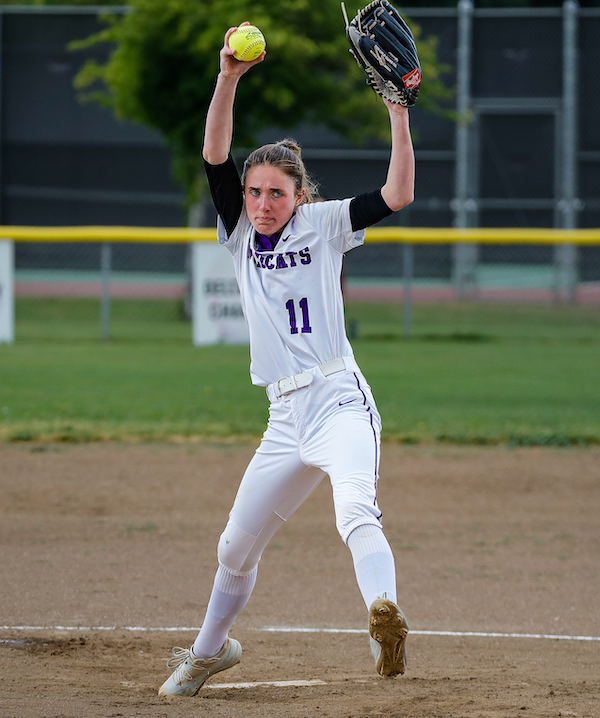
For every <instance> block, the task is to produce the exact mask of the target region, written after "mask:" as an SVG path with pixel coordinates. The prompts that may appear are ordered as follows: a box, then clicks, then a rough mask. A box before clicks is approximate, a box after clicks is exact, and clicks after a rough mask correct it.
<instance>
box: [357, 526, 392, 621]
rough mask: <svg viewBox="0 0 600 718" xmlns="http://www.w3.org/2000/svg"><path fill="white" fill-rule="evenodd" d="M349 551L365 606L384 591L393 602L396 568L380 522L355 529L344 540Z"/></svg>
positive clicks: (368, 606) (379, 596)
mask: <svg viewBox="0 0 600 718" xmlns="http://www.w3.org/2000/svg"><path fill="white" fill-rule="evenodd" d="M346 543H347V544H348V548H349V549H350V551H351V552H352V559H353V561H354V571H355V573H356V580H357V581H358V588H359V589H360V592H361V594H362V597H363V601H364V602H365V605H366V606H367V608H370V607H371V604H372V603H373V601H375V600H376V599H377V598H381V597H382V596H383V595H384V594H385V596H386V597H387V598H389V599H390V600H391V601H394V603H396V568H395V565H394V556H393V554H392V549H391V548H390V545H389V543H388V541H387V539H386V537H385V535H384V533H383V530H382V529H381V528H380V527H379V526H374V525H371V524H365V525H364V526H359V527H358V528H356V529H354V531H353V532H352V533H351V534H350V536H349V537H348V540H347V542H346Z"/></svg>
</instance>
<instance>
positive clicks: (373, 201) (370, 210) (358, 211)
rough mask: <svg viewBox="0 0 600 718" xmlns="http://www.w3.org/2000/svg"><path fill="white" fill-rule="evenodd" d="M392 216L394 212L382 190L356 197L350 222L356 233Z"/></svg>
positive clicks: (351, 203)
mask: <svg viewBox="0 0 600 718" xmlns="http://www.w3.org/2000/svg"><path fill="white" fill-rule="evenodd" d="M390 214H394V212H393V210H391V209H390V208H389V207H388V206H387V204H386V203H385V200H384V199H383V196H382V195H381V190H380V189H376V190H374V191H373V192H365V193H364V194H359V195H356V197H354V198H353V199H352V201H351V202H350V220H351V222H352V229H353V231H354V232H356V231H358V230H359V229H365V228H366V227H370V226H371V225H372V224H376V223H377V222H379V221H381V220H382V219H385V218H386V217H389V216H390Z"/></svg>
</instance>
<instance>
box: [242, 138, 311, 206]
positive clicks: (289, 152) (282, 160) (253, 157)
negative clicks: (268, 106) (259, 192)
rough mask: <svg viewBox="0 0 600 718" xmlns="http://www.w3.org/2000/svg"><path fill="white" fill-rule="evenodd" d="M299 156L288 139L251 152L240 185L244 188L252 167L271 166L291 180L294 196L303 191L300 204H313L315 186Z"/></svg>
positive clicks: (297, 147) (245, 163) (298, 151)
mask: <svg viewBox="0 0 600 718" xmlns="http://www.w3.org/2000/svg"><path fill="white" fill-rule="evenodd" d="M301 155H302V151H301V149H300V146H299V145H298V143H297V142H296V141H295V140H292V139H289V138H286V139H284V140H280V141H279V142H275V143H273V144H270V145H263V146H262V147H259V148H258V149H256V150H254V152H251V153H250V154H249V155H248V157H247V159H246V161H245V162H244V169H243V170H242V185H243V186H244V187H245V186H246V177H247V176H248V172H249V171H250V170H251V169H252V168H253V167H257V166H260V165H271V166H272V167H276V168H277V169H279V170H281V171H282V172H283V173H284V174H286V175H287V176H288V177H290V178H291V179H292V180H293V182H294V187H295V188H296V194H299V193H300V192H301V191H302V190H304V195H303V197H302V202H301V204H307V203H309V202H314V201H315V200H316V199H318V191H317V185H316V183H315V182H313V180H312V179H311V178H310V177H309V175H308V172H307V171H306V167H305V166H304V162H303V161H302V156H301Z"/></svg>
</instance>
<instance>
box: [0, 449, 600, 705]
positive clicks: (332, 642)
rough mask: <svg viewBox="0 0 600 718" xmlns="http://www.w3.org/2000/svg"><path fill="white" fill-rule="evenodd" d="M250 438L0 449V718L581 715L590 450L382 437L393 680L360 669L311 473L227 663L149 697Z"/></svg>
mask: <svg viewBox="0 0 600 718" xmlns="http://www.w3.org/2000/svg"><path fill="white" fill-rule="evenodd" d="M252 451H253V447H251V446H233V445H187V446H185V445H181V446H175V445H147V446H140V445H130V446H128V445H117V444H109V445H101V444H94V445H87V446H84V445H76V446H39V445H37V446H32V445H0V541H1V544H0V547H1V550H0V582H1V586H2V591H1V593H0V610H1V619H0V623H2V624H3V627H2V628H1V630H0V670H1V675H2V688H1V689H0V718H9V717H10V718H29V717H31V718H34V717H35V718H81V717H85V718H96V717H98V718H108V717H112V716H128V717H136V718H137V717H141V716H144V717H145V716H152V717H153V718H163V717H164V718H172V717H173V718H174V717H176V716H186V717H188V716H200V717H206V718H209V717H210V718H217V717H218V718H233V717H234V716H235V717H236V718H238V717H240V716H243V717H244V718H255V717H258V716H261V717H262V716H269V717H281V718H284V717H285V718H288V717H292V718H296V717H297V718H300V717H303V718H307V717H308V718H317V717H321V716H322V717H325V718H379V717H383V716H386V717H388V716H390V717H392V718H437V717H443V718H492V717H493V718H496V717H497V718H509V717H510V718H512V717H516V716H525V717H526V718H550V717H553V716H577V717H578V718H597V716H598V715H600V672H599V669H598V663H599V661H598V656H599V655H600V642H599V640H598V637H600V610H599V605H598V595H599V591H600V561H599V558H600V521H599V519H598V507H599V505H600V504H599V500H600V450H599V449H595V448H593V449H587V450H569V449H561V450H550V449H519V450H511V449H506V448H469V447H462V448H457V447H413V448H407V447H399V446H392V445H386V446H384V451H383V458H382V471H381V474H382V479H381V483H380V501H381V506H382V508H383V510H384V521H385V527H386V533H387V535H388V537H389V539H390V542H391V543H392V546H393V548H394V552H395V555H396V563H397V568H398V584H399V596H400V603H401V605H402V607H403V609H404V610H405V612H406V614H407V617H408V620H409V623H410V625H411V629H413V634H412V635H411V636H410V637H409V644H408V649H409V666H408V670H407V673H406V675H405V676H403V677H401V678H398V679H383V678H381V677H379V676H377V675H376V674H375V673H374V669H373V661H372V659H371V656H370V653H369V648H368V638H367V633H366V630H365V624H366V611H365V608H364V606H363V605H362V604H361V599H360V594H359V592H358V589H357V587H356V585H355V580H354V575H353V572H352V568H351V560H350V555H349V553H348V551H347V549H346V548H345V547H344V546H343V544H342V543H341V541H340V540H339V538H338V537H337V534H336V533H335V527H334V522H333V512H332V504H331V496H330V491H329V487H328V484H327V482H326V481H325V482H323V484H322V485H321V486H320V487H319V488H318V489H317V491H316V492H315V493H314V494H313V496H312V497H311V498H310V499H309V500H308V501H307V502H306V503H305V504H304V506H303V507H302V508H301V509H300V510H299V511H298V512H297V514H296V515H295V516H294V517H293V518H292V519H291V520H290V521H289V522H288V523H287V524H286V525H284V527H283V528H282V529H281V530H280V531H279V533H278V534H277V535H276V536H275V538H274V540H273V542H272V544H271V546H270V547H269V548H268V549H267V551H266V552H265V555H264V557H263V561H262V563H261V568H260V571H259V579H258V583H257V587H256V590H255V593H254V595H253V596H252V598H251V600H250V603H249V604H248V606H247V608H246V610H245V611H244V613H243V614H242V615H241V616H240V618H239V620H238V622H237V624H236V626H235V627H234V629H233V631H232V635H234V636H235V637H237V638H238V639H239V640H240V641H241V643H242V645H243V647H244V655H243V656H242V661H241V663H240V664H239V665H238V666H236V667H234V668H233V669H231V670H229V671H227V672H225V673H221V674H219V675H218V676H216V677H215V678H214V679H211V681H209V683H207V685H206V686H205V688H204V689H203V690H202V692H201V693H200V694H199V695H198V696H196V697H195V698H191V699H182V698H179V699H177V698H170V699H166V700H159V699H158V697H157V694H156V691H157V689H158V687H159V685H160V684H161V683H162V681H163V680H164V679H165V678H166V677H167V675H168V673H169V671H168V669H167V668H166V667H165V665H164V662H165V661H166V659H167V658H168V657H169V651H170V648H171V646H173V645H183V646H189V644H190V643H191V641H192V640H193V637H194V635H195V630H194V629H195V627H197V626H198V625H199V623H200V621H201V619H202V612H203V607H204V605H205V603H206V600H207V597H208V594H209V591H210V586H211V583H212V577H213V573H214V567H215V546H216V541H217V538H218V535H219V533H220V531H221V529H222V527H223V526H224V524H225V521H226V517H227V512H228V510H229V507H230V505H231V502H232V500H233V496H234V494H235V490H236V487H237V484H238V481H239V478H240V475H241V473H242V471H243V469H244V467H245V465H246V463H247V461H248V459H249V458H250V456H251V454H252ZM157 629H158V630H157ZM166 629H176V630H166ZM284 629H287V630H284ZM300 629H304V630H300ZM473 634H477V635H473ZM589 639H594V640H589ZM282 681H289V682H291V683H292V685H283V684H282V683H281V682H282ZM273 682H275V683H274V684H272V683H273ZM231 684H234V686H232V685H231Z"/></svg>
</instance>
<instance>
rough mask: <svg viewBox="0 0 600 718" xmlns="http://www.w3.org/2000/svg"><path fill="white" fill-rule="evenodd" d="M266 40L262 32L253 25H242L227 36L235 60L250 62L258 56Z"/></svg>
mask: <svg viewBox="0 0 600 718" xmlns="http://www.w3.org/2000/svg"><path fill="white" fill-rule="evenodd" d="M265 46H266V42H265V38H264V36H263V34H262V32H261V31H260V30H259V29H258V28H257V27H255V26H254V25H242V26H241V27H238V29H237V30H234V31H233V32H232V33H231V35H230V36H229V47H230V48H231V49H232V50H235V54H234V57H235V59H236V60H243V61H244V62H250V61H251V60H256V58H257V57H260V56H261V54H262V52H263V50H264V49H265Z"/></svg>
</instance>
